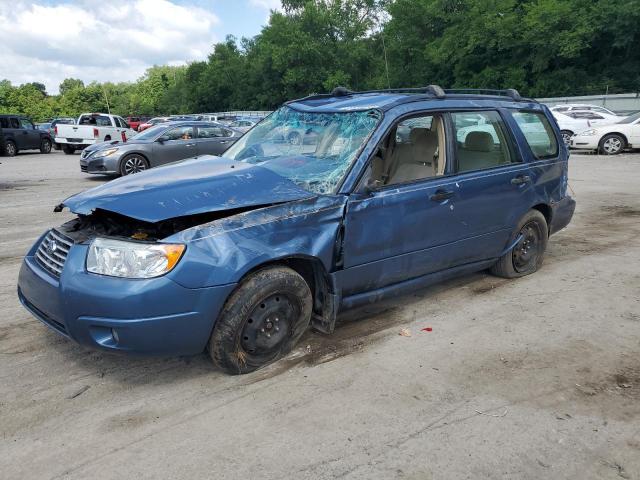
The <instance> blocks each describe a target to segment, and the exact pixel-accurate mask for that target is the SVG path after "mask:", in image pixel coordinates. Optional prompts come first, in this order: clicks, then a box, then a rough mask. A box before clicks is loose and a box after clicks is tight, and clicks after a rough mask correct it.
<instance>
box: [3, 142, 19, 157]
mask: <svg viewBox="0 0 640 480" xmlns="http://www.w3.org/2000/svg"><path fill="white" fill-rule="evenodd" d="M4 154H5V155H6V156H7V157H15V156H16V155H17V154H18V149H17V148H16V144H15V143H13V142H12V141H11V140H7V141H6V143H5V145H4Z"/></svg>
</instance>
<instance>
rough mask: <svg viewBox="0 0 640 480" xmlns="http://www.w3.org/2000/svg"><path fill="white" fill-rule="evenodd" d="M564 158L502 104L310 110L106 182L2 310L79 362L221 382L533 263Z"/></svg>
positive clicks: (38, 251)
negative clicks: (204, 358)
mask: <svg viewBox="0 0 640 480" xmlns="http://www.w3.org/2000/svg"><path fill="white" fill-rule="evenodd" d="M567 161H568V152H567V149H566V148H565V147H564V144H563V142H562V137H561V134H560V131H559V130H558V127H557V125H556V123H555V121H554V120H553V117H552V115H551V114H550V113H549V111H548V109H547V108H546V107H545V106H543V105H541V104H539V103H537V102H536V101H534V100H529V99H524V98H521V97H520V95H519V94H518V92H516V91H515V90H506V91H482V92H479V91H453V90H442V89H441V88H440V87H438V86H429V87H425V88H421V89H404V90H387V91H372V92H350V91H348V90H346V89H344V88H338V89H336V90H334V92H333V93H332V94H325V95H313V96H310V97H306V98H303V99H300V100H295V101H292V102H289V103H287V104H285V105H284V106H283V107H281V108H280V109H279V110H277V111H276V112H274V113H273V114H272V115H271V116H269V117H268V118H266V119H265V120H264V121H262V122H261V123H259V124H258V125H257V126H255V127H254V128H253V129H252V130H250V131H249V132H248V133H247V134H246V135H245V136H243V137H242V138H241V139H240V140H239V141H238V142H237V143H236V144H234V145H233V146H232V147H231V148H230V149H229V150H227V151H226V152H225V153H224V154H223V155H222V156H221V157H214V156H203V157H199V158H195V159H191V160H187V161H184V162H180V163H175V164H171V165H168V166H165V167H161V168H158V169H154V170H151V171H147V172H143V173H140V174H136V175H133V176H129V177H126V178H121V179H118V180H114V181H112V182H109V183H107V184H105V185H102V186H99V187H97V188H93V189H91V190H88V191H86V192H83V193H80V194H78V195H74V196H72V197H70V198H68V199H67V200H65V201H64V202H63V203H62V204H60V205H58V207H56V210H57V211H60V210H61V209H63V208H65V207H67V208H69V209H70V210H71V211H72V212H74V213H76V214H77V218H75V219H74V220H72V221H70V222H68V223H66V224H64V225H62V226H60V227H58V228H54V229H51V230H49V231H48V232H46V233H45V234H44V235H43V236H42V237H41V238H40V239H38V241H37V242H36V243H35V245H34V246H33V247H32V248H31V250H29V252H28V253H27V255H26V256H25V259H24V263H23V265H22V269H21V271H20V278H19V282H18V295H19V297H20V300H21V301H22V303H23V304H24V306H25V307H26V308H27V309H28V310H29V311H30V312H31V313H32V314H33V315H35V316H36V317H37V318H38V319H40V320H41V321H42V322H44V323H45V324H47V325H48V326H49V327H51V328H52V329H54V330H56V331H57V332H59V333H60V334H62V335H64V336H67V337H69V338H71V339H73V340H75V341H77V342H79V343H81V344H84V345H90V346H94V347H101V348H104V349H107V350H113V351H127V352H139V353H149V354H166V355H178V354H180V355H183V354H195V353H199V352H202V351H203V350H205V348H206V347H207V346H208V350H209V352H210V354H211V357H212V359H213V361H214V363H215V364H216V365H218V366H219V367H220V368H222V369H224V370H225V371H227V372H229V373H244V372H249V371H252V370H255V369H256V368H259V367H261V366H263V365H265V364H268V363H270V362H272V361H274V360H276V359H277V358H278V357H280V356H281V355H283V354H285V353H286V352H288V351H289V350H290V349H291V348H292V347H293V346H294V344H295V343H296V341H297V340H298V339H299V338H300V336H301V335H302V334H303V332H304V331H305V330H306V329H307V327H308V326H309V324H311V325H312V326H313V327H314V328H315V329H317V330H318V331H320V332H324V333H331V332H332V331H333V329H334V325H335V320H336V315H337V313H338V311H339V310H340V309H344V308H350V307H354V306H356V305H361V304H364V303H369V302H373V301H376V300H379V299H381V298H383V297H386V296H389V295H396V294H398V293H400V292H404V291H407V290H408V289H415V288H417V287H421V286H424V285H427V284H430V283H433V282H435V281H440V280H442V279H444V278H447V277H450V276H453V275H460V274H464V273H467V272H473V271H477V270H482V269H486V268H489V269H491V271H492V272H493V273H495V274H497V275H500V276H503V277H508V278H514V277H519V276H522V275H527V274H529V273H533V272H535V271H536V270H537V269H538V268H539V267H540V265H541V264H542V259H543V254H544V251H545V247H546V245H547V239H548V236H549V235H551V234H553V233H554V232H557V231H558V230H559V229H561V228H563V227H565V226H566V225H567V224H568V223H569V221H570V220H571V217H572V215H573V211H574V208H575V202H574V201H573V199H572V198H571V197H570V196H569V195H568V194H567Z"/></svg>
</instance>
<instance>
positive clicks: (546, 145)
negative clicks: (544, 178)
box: [513, 112, 558, 159]
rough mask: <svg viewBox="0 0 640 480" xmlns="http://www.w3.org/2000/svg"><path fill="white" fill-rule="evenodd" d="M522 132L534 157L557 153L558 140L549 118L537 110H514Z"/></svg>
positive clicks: (538, 157) (544, 156) (553, 155)
mask: <svg viewBox="0 0 640 480" xmlns="http://www.w3.org/2000/svg"><path fill="white" fill-rule="evenodd" d="M513 118H514V119H515V120H516V122H518V126H519V127H520V130H522V134H523V135H524V137H525V138H526V140H527V143H528V144H529V147H530V148H531V152H532V153H533V156H534V157H535V158H536V159H542V158H551V157H555V156H556V155H557V154H558V142H557V140H556V135H555V133H554V132H553V128H551V124H550V123H549V120H548V119H547V117H546V116H545V115H544V114H543V113H539V112H514V113H513Z"/></svg>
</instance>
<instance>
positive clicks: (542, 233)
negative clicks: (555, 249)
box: [490, 210, 549, 278]
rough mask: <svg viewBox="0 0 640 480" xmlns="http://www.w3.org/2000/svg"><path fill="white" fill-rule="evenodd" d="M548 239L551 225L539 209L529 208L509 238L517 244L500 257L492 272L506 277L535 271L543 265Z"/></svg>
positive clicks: (516, 276) (519, 275)
mask: <svg viewBox="0 0 640 480" xmlns="http://www.w3.org/2000/svg"><path fill="white" fill-rule="evenodd" d="M548 239H549V227H548V226H547V220H546V219H545V218H544V215H542V213H540V212H539V211H538V210H529V212H527V214H526V215H525V216H524V217H523V218H522V220H520V222H519V223H518V227H517V228H516V230H515V233H514V234H513V235H512V236H511V238H510V239H509V242H510V243H513V242H516V244H515V246H514V247H513V248H512V249H511V250H510V251H508V252H507V253H505V254H504V255H503V256H502V257H500V259H498V261H497V262H496V263H495V265H494V266H493V267H491V270H490V271H491V273H493V274H494V275H497V276H499V277H504V278H518V277H523V276H525V275H529V274H531V273H534V272H535V271H537V270H538V269H539V268H540V267H541V266H542V261H543V259H544V252H545V250H546V249H547V241H548Z"/></svg>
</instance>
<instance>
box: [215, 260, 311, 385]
mask: <svg viewBox="0 0 640 480" xmlns="http://www.w3.org/2000/svg"><path fill="white" fill-rule="evenodd" d="M311 308H312V300H311V290H310V289H309V285H307V282H306V281H305V280H304V278H302V277H301V276H300V275H299V274H298V273H297V272H295V271H294V270H292V269H290V268H288V267H280V266H277V267H268V268H264V269H262V270H258V271H257V272H255V273H253V274H251V275H250V276H248V277H247V278H246V279H245V280H244V281H243V282H242V283H241V284H240V286H239V287H238V288H237V289H236V291H235V292H234V293H233V294H232V295H231V296H230V297H229V299H228V300H227V302H226V304H225V306H224V308H223V310H222V312H221V313H220V316H219V317H218V320H217V322H216V324H215V327H214V329H213V333H212V334H211V338H210V340H209V354H210V355H211V358H212V359H213V363H214V364H215V365H216V366H218V367H219V368H221V369H222V370H224V371H226V372H227V373H230V374H232V375H237V374H242V373H249V372H252V371H254V370H257V369H258V368H260V367H263V366H265V365H268V364H270V363H272V362H274V361H276V360H277V359H278V358H280V357H281V356H282V355H285V354H287V353H288V352H290V351H291V349H292V348H293V347H294V345H295V344H296V342H297V341H298V340H299V339H300V337H301V336H302V334H303V333H304V332H305V330H306V329H307V327H308V326H309V321H310V319H311Z"/></svg>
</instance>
